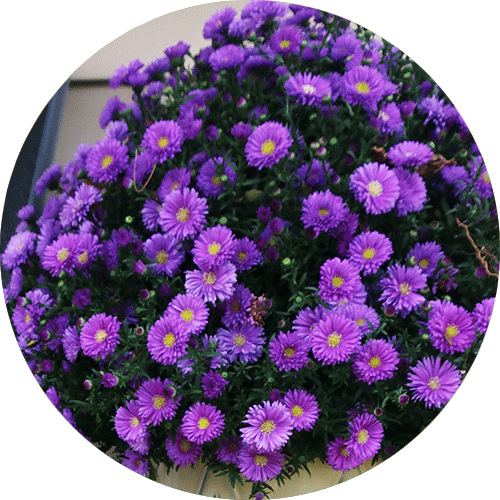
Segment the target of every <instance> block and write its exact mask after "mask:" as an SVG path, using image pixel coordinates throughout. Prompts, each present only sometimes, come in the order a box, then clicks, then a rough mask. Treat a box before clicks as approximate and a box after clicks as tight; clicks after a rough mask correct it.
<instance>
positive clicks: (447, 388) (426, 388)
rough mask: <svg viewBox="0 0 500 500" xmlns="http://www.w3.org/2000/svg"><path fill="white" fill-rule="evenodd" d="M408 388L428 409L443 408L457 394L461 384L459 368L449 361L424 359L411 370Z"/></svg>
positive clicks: (416, 399) (434, 358)
mask: <svg viewBox="0 0 500 500" xmlns="http://www.w3.org/2000/svg"><path fill="white" fill-rule="evenodd" d="M408 380H409V383H408V387H409V388H410V389H411V391H412V392H413V399H414V400H415V401H422V400H423V401H424V403H425V406H426V407H427V408H441V407H442V406H443V405H445V404H446V403H447V402H448V401H449V400H450V399H451V398H452V397H453V395H454V394H455V392H457V390H458V388H459V387H460V384H461V377H460V372H459V370H458V368H457V367H456V366H455V365H453V364H452V363H451V362H450V361H448V360H447V359H441V358H436V357H430V358H424V359H423V360H421V361H418V363H417V365H416V366H414V367H411V368H410V373H409V375H408Z"/></svg>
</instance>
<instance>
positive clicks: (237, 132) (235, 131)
mask: <svg viewBox="0 0 500 500" xmlns="http://www.w3.org/2000/svg"><path fill="white" fill-rule="evenodd" d="M252 132H253V127H252V125H250V124H249V123H243V122H240V123H237V124H236V125H233V126H232V128H231V135H232V136H234V137H236V138H237V139H239V140H240V141H246V140H247V139H248V137H249V136H250V134H251V133H252Z"/></svg>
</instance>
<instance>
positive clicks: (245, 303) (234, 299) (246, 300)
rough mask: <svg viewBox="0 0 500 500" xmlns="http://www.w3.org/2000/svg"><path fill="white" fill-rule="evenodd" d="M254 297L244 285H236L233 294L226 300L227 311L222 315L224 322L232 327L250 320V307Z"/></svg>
mask: <svg viewBox="0 0 500 500" xmlns="http://www.w3.org/2000/svg"><path fill="white" fill-rule="evenodd" d="M254 298H255V297H254V295H253V294H252V293H251V292H250V290H249V289H248V288H246V287H245V286H244V285H241V284H237V285H235V287H234V292H233V294H232V295H231V297H229V298H228V299H227V300H226V302H225V305H226V312H225V313H224V316H223V317H222V323H224V325H225V326H227V327H228V328H231V327H233V326H237V325H239V324H241V323H246V322H248V321H250V319H249V318H250V307H251V305H252V301H253V299H254Z"/></svg>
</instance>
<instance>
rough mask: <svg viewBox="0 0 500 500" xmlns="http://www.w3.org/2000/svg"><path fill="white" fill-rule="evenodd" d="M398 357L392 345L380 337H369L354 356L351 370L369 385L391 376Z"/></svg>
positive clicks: (395, 367) (395, 368)
mask: <svg viewBox="0 0 500 500" xmlns="http://www.w3.org/2000/svg"><path fill="white" fill-rule="evenodd" d="M398 362H399V357H398V353H397V351H396V349H395V348H394V346H393V345H392V344H391V343H389V342H387V341H386V340H382V339H378V340H375V339H370V340H369V341H368V342H367V343H366V344H364V345H363V346H362V347H361V348H360V349H359V350H358V352H357V353H356V354H355V356H354V361H353V371H354V373H355V374H356V375H357V376H358V379H359V380H362V381H363V382H366V383H367V384H368V385H371V384H372V383H373V382H376V381H377V380H387V379H390V378H392V376H393V375H394V373H395V371H396V370H397V365H398Z"/></svg>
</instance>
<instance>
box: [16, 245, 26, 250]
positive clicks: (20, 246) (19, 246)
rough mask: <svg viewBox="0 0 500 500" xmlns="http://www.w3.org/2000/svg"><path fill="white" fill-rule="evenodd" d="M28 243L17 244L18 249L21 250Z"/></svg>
mask: <svg viewBox="0 0 500 500" xmlns="http://www.w3.org/2000/svg"><path fill="white" fill-rule="evenodd" d="M25 246H26V245H25V244H24V243H21V244H20V245H18V246H17V248H16V250H17V251H18V252H20V251H21V250H22V249H23V248H24V247H25Z"/></svg>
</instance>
